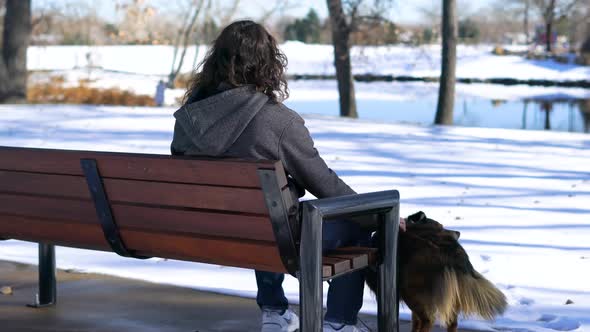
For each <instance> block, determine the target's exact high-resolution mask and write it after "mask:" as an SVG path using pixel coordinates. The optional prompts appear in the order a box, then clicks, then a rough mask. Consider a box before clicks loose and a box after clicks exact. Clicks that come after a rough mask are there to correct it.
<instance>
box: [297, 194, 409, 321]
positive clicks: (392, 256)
mask: <svg viewBox="0 0 590 332" xmlns="http://www.w3.org/2000/svg"><path fill="white" fill-rule="evenodd" d="M301 213H302V215H301V242H300V247H299V267H300V271H299V273H298V277H299V287H300V293H301V294H306V295H305V296H304V297H303V298H302V303H301V310H302V312H304V313H305V314H304V315H303V317H302V319H303V320H304V322H303V324H304V325H303V326H310V325H306V324H308V323H309V324H311V322H313V321H314V320H317V319H321V317H322V307H321V306H319V307H318V308H319V309H318V308H312V306H311V305H310V304H309V303H315V302H314V301H318V299H319V300H321V298H322V280H323V279H322V224H323V222H324V221H325V220H329V219H334V218H342V217H352V216H361V215H379V216H380V218H378V219H379V223H378V232H379V244H378V249H379V258H380V259H379V265H378V266H379V281H380V282H379V284H380V286H379V288H380V289H379V294H378V301H377V303H378V316H379V317H385V318H384V319H383V320H381V319H380V322H379V325H380V326H379V330H380V331H394V329H392V328H391V327H392V326H397V317H398V316H397V314H398V304H397V295H396V294H397V237H398V233H399V192H398V191H397V190H390V191H381V192H374V193H367V194H359V195H347V196H341V197H333V198H327V199H317V200H311V201H304V202H302V203H301ZM387 298H389V299H391V298H393V299H394V300H393V301H392V300H389V301H388V300H387ZM320 303H321V302H320ZM308 320H309V321H308ZM395 331H397V329H395Z"/></svg>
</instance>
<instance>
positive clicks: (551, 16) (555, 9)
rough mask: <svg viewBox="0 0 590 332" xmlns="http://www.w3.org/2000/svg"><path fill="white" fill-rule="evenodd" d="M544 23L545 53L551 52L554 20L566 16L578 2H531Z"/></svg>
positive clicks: (535, 0) (565, 0) (555, 0)
mask: <svg viewBox="0 0 590 332" xmlns="http://www.w3.org/2000/svg"><path fill="white" fill-rule="evenodd" d="M532 3H533V5H534V6H535V7H536V8H537V10H538V11H539V12H540V14H541V17H543V21H544V22H545V51H547V52H548V53H550V52H552V51H553V45H552V42H553V38H552V36H553V25H554V23H555V20H556V19H558V18H561V17H565V16H567V15H568V14H569V13H570V12H571V11H572V10H573V9H574V8H575V7H576V5H577V4H578V3H581V1H580V0H532Z"/></svg>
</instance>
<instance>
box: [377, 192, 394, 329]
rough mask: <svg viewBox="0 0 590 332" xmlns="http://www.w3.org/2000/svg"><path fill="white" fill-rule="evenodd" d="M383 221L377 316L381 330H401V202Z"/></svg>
mask: <svg viewBox="0 0 590 332" xmlns="http://www.w3.org/2000/svg"><path fill="white" fill-rule="evenodd" d="M384 218H385V220H384V222H383V223H381V227H380V230H379V232H380V234H384V236H382V237H381V239H382V240H381V241H382V242H381V244H380V248H379V249H380V250H381V249H382V250H383V251H382V253H383V262H382V264H381V265H380V266H379V294H378V295H377V311H378V313H377V317H378V321H379V322H378V324H379V331H380V332H397V331H399V324H398V317H399V307H398V306H399V300H398V289H397V280H398V277H397V236H398V232H399V204H397V205H396V206H395V207H394V208H393V209H392V210H391V211H390V212H388V213H386V214H385V215H384Z"/></svg>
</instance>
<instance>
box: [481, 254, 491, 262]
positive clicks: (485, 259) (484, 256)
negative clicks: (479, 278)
mask: <svg viewBox="0 0 590 332" xmlns="http://www.w3.org/2000/svg"><path fill="white" fill-rule="evenodd" d="M480 257H481V259H483V260H484V262H489V261H491V260H492V257H490V256H488V255H481V256H480Z"/></svg>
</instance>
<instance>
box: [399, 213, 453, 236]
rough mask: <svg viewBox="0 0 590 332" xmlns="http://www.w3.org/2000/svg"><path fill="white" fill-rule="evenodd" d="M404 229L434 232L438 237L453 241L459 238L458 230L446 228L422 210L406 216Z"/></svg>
mask: <svg viewBox="0 0 590 332" xmlns="http://www.w3.org/2000/svg"><path fill="white" fill-rule="evenodd" d="M406 231H407V232H409V233H420V234H423V235H425V234H433V235H434V234H436V235H437V236H439V237H440V236H442V237H450V238H453V239H454V240H455V241H456V240H459V237H460V236H461V233H460V232H457V231H453V230H450V229H446V228H444V227H443V225H442V224H441V223H439V222H438V221H436V220H434V219H430V218H428V217H426V214H425V213H424V212H422V211H420V212H417V213H414V214H413V215H411V216H408V218H406Z"/></svg>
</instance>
